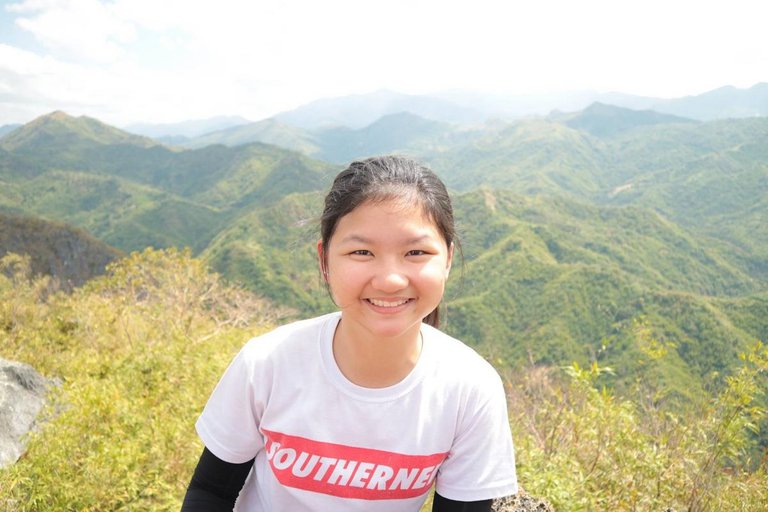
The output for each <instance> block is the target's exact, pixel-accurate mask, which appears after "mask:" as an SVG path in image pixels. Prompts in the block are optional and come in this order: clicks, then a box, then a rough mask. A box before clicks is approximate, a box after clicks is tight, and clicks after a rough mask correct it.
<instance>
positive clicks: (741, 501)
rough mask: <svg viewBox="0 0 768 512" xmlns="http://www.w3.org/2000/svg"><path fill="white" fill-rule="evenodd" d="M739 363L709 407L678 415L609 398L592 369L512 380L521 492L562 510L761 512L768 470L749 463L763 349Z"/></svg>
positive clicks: (761, 399)
mask: <svg viewBox="0 0 768 512" xmlns="http://www.w3.org/2000/svg"><path fill="white" fill-rule="evenodd" d="M742 359H743V362H744V364H743V366H742V367H741V368H739V370H738V371H737V372H736V373H734V374H733V375H731V376H728V377H726V378H725V379H724V386H723V387H722V389H721V390H720V391H719V392H718V393H717V394H716V395H715V396H714V398H712V399H711V400H705V401H703V402H702V403H701V405H698V406H696V407H691V408H690V409H689V410H683V411H671V410H669V409H668V408H664V407H662V406H659V405H658V403H657V402H654V401H653V400H651V399H649V397H650V396H651V395H650V394H644V395H635V396H634V397H633V398H634V399H633V400H629V399H627V398H622V397H620V396H618V395H616V394H615V393H614V392H612V391H611V390H609V389H608V388H606V387H603V386H600V385H599V384H598V382H599V381H600V379H601V377H602V376H603V375H604V374H605V373H607V372H609V371H610V370H609V369H608V368H600V367H599V366H598V365H597V364H593V365H592V366H590V367H588V368H582V367H580V366H579V365H578V364H574V365H572V366H570V367H567V368H565V370H564V372H561V371H559V370H557V369H556V368H551V367H550V368H545V367H539V368H531V369H528V370H527V371H518V372H515V373H509V378H508V385H509V396H510V418H511V424H512V426H513V431H514V434H515V440H516V443H517V457H518V473H519V478H520V481H521V484H522V485H523V487H524V488H526V490H527V491H528V492H529V493H531V494H533V495H538V496H543V497H546V498H547V499H549V500H550V501H551V502H552V503H553V505H554V506H555V508H556V509H557V510H561V511H591V510H611V511H614V510H617V511H618V510H621V511H624V510H631V511H647V510H658V511H662V510H668V509H670V508H671V509H673V510H677V511H683V510H686V511H689V512H704V511H725V510H728V511H731V510H734V511H735V510H739V511H755V512H757V511H763V510H766V507H768V461H767V460H765V459H764V460H762V461H761V460H755V459H754V458H752V457H753V455H754V454H755V450H754V446H753V444H752V443H753V437H752V436H751V434H752V433H753V432H754V431H755V430H756V428H757V425H758V423H759V422H760V421H761V419H763V418H764V417H765V414H766V408H765V406H763V405H760V404H761V403H762V404H764V403H765V398H766V397H765V391H764V390H765V389H766V381H765V377H766V372H768V348H767V347H766V346H764V345H762V344H757V345H756V346H755V347H753V349H752V350H751V351H750V352H749V353H747V354H745V355H743V357H742ZM638 390H639V388H638V389H637V390H636V391H638ZM646 391H647V390H646ZM761 395H762V396H761Z"/></svg>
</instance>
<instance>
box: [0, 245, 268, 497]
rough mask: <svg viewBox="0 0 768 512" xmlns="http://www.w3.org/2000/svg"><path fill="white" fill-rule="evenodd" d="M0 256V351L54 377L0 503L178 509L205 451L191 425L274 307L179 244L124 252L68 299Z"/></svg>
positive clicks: (2, 479) (5, 479) (1, 487)
mask: <svg viewBox="0 0 768 512" xmlns="http://www.w3.org/2000/svg"><path fill="white" fill-rule="evenodd" d="M2 261H3V263H2V265H3V267H4V268H5V269H6V270H7V271H6V272H5V274H7V275H8V276H9V277H1V276H0V304H2V309H0V357H3V358H6V359H13V360H19V361H23V362H26V363H28V364H31V365H32V366H33V367H35V368H36V369H38V371H40V372H41V373H43V374H44V375H45V376H47V377H52V378H58V379H60V381H61V385H60V386H59V387H57V388H54V389H52V390H51V398H52V400H51V404H52V405H51V406H50V407H49V408H48V409H47V412H46V413H45V415H44V416H45V417H44V418H42V419H41V421H40V424H39V429H38V431H37V432H35V433H34V434H33V435H32V436H31V437H30V439H29V444H28V451H27V453H26V455H25V456H24V457H22V459H21V460H19V461H18V463H16V464H15V465H13V466H12V467H10V468H8V469H5V470H3V471H1V472H0V497H1V498H0V510H11V511H15V510H18V511H50V510H94V511H95V510H177V509H178V507H179V504H180V500H181V497H182V496H183V493H184V489H185V487H186V484H187V482H188V481H189V478H190V476H191V474H192V470H193V468H194V464H195V462H196V460H197V457H198V456H199V454H200V451H201V450H202V445H201V444H200V442H199V440H198V438H197V436H196V434H195V432H194V422H195V419H196V417H197V415H198V414H199V413H200V411H201V408H202V406H203V405H204V404H205V401H206V399H207V397H208V395H209V394H210V392H211V390H212V389H213V386H214V385H215V384H216V382H217V380H218V378H219V377H220V376H221V374H222V372H223V370H224V368H225V367H226V365H227V364H228V363H229V361H230V360H231V358H232V357H233V355H234V353H235V352H236V351H237V350H238V348H239V347H240V346H241V345H242V344H243V343H244V342H245V340H246V339H247V338H248V337H250V336H252V335H254V334H258V333H259V332H260V331H262V330H264V328H265V327H266V325H268V324H271V323H272V322H274V321H275V318H276V317H275V314H276V313H277V310H275V309H272V308H271V307H269V306H268V305H267V304H266V303H265V302H264V301H262V300H261V299H259V298H257V297H255V296H253V295H252V294H249V293H245V292H243V291H242V290H240V289H237V288H235V287H231V286H227V285H225V284H224V283H222V281H221V280H220V279H219V277H218V276H217V275H215V274H212V273H209V272H208V271H207V270H206V268H205V267H204V266H203V265H202V263H201V262H199V261H197V260H194V259H192V258H191V257H190V254H189V253H188V252H180V251H176V250H168V251H154V250H151V249H148V250H146V251H144V252H143V253H136V254H132V255H130V256H129V257H127V258H125V259H123V260H121V261H119V262H117V263H115V264H113V265H112V266H111V267H110V268H109V269H108V274H107V275H106V276H104V277H102V278H97V279H95V280H93V281H91V282H90V283H89V284H88V285H87V286H86V287H84V288H82V289H79V290H76V291H75V292H74V293H72V294H70V295H66V294H55V293H54V294H51V292H50V287H49V280H48V279H47V278H38V279H34V278H30V276H29V275H28V264H27V265H25V260H24V259H23V258H19V257H17V256H7V257H5V258H4V259H3V260H2ZM27 263H28V262H27Z"/></svg>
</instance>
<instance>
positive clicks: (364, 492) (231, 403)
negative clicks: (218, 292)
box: [196, 313, 517, 512]
mask: <svg viewBox="0 0 768 512" xmlns="http://www.w3.org/2000/svg"><path fill="white" fill-rule="evenodd" d="M339 318H340V314H339V313H333V314H330V315H325V316H321V317H318V318H313V319H310V320H304V321H300V322H296V323H292V324H289V325H286V326H283V327H279V328H277V329H275V330H274V331H272V332H270V333H267V334H265V335H263V336H260V337H257V338H254V339H252V340H250V341H249V342H248V343H247V344H246V345H245V346H244V347H243V349H242V350H241V351H240V353H239V354H238V355H237V356H236V357H235V359H234V360H233V361H232V364H231V365H230V366H229V368H228V369H227V371H226V372H225V373H224V375H223V377H222V378H221V381H220V382H219V384H218V385H217V386H216V389H215V390H214V392H213V394H212V395H211V397H210V399H209V401H208V403H207V404H206V406H205V410H204V411H203V413H202V415H201V416H200V418H199V419H198V421H197V424H196V427H197V432H198V434H199V435H200V438H201V439H202V441H203V442H204V443H205V445H206V447H207V448H208V449H209V450H210V451H211V452H212V453H213V454H214V455H216V456H217V457H219V458H220V459H222V460H225V461H227V462H232V463H242V462H246V461H248V460H250V459H252V458H254V457H255V458H256V460H255V463H254V467H253V470H252V471H251V473H250V475H249V476H248V479H247V480H246V482H245V485H244V487H243V490H242V491H241V493H240V496H239V498H238V501H237V504H236V507H235V510H242V511H245V510H247V511H256V512H267V511H269V512H280V511H286V512H304V511H330V510H333V511H365V512H408V511H414V512H417V511H418V510H419V509H420V507H421V505H422V504H423V502H424V501H425V499H426V497H427V496H428V492H429V490H430V488H431V486H432V484H433V483H434V482H435V480H436V486H437V487H436V490H437V492H438V493H439V494H440V495H442V496H443V497H445V498H449V499H453V500H458V501H476V500H484V499H490V498H497V497H501V496H507V495H510V494H515V493H516V492H517V478H516V475H515V461H514V453H513V448H512V437H511V434H510V429H509V419H508V416H507V405H506V397H505V393H504V389H503V386H502V383H501V379H500V378H499V376H498V374H497V373H496V371H495V370H494V369H493V367H492V366H491V365H490V364H488V362H486V361H485V360H484V359H482V358H481V357H480V356H479V355H478V354H477V353H476V352H475V351H474V350H472V349H471V348H469V347H467V346H466V345H464V344H463V343H461V342H460V341H458V340H456V339H453V338H451V337H449V336H447V335H446V334H444V333H442V332H440V331H438V330H437V329H434V328H432V327H430V326H428V325H426V324H424V325H423V327H422V335H423V339H424V344H423V348H422V352H421V355H420V356H419V360H418V362H417V364H416V366H415V367H414V369H413V370H412V371H411V373H410V374H409V375H408V376H407V377H406V378H405V379H403V380H402V381H400V382H399V383H397V384H395V385H393V386H390V387H387V388H377V389H370V388H363V387H360V386H357V385H355V384H353V383H352V382H350V381H349V380H347V379H346V378H345V377H344V376H343V375H342V373H341V371H340V370H339V368H338V366H337V365H336V362H335V360H334V357H333V347H332V342H333V334H334V331H335V329H336V325H337V323H338V321H339Z"/></svg>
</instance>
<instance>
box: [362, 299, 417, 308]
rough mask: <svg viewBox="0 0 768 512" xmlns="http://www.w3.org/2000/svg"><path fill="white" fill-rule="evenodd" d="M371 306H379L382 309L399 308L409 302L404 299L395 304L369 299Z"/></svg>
mask: <svg viewBox="0 0 768 512" xmlns="http://www.w3.org/2000/svg"><path fill="white" fill-rule="evenodd" d="M368 300H369V301H370V303H371V304H373V305H374V306H379V307H381V308H396V307H397V306H402V305H403V304H405V303H406V302H408V299H402V300H398V301H395V302H387V301H385V300H378V299H368Z"/></svg>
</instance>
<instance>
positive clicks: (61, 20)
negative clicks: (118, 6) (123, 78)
mask: <svg viewBox="0 0 768 512" xmlns="http://www.w3.org/2000/svg"><path fill="white" fill-rule="evenodd" d="M8 10H9V11H10V12H16V13H19V14H21V15H22V16H21V17H19V18H18V19H17V20H16V24H17V25H18V26H19V27H21V28H23V29H24V30H26V31H28V32H30V33H31V34H33V35H34V36H35V37H36V38H37V39H38V40H39V41H40V42H41V43H42V44H43V45H45V46H46V47H47V48H48V49H49V51H51V52H52V53H54V54H55V55H58V56H62V57H65V58H71V59H76V60H77V59H86V60H89V61H96V62H110V61H112V60H114V59H116V58H120V57H121V56H122V55H123V48H122V45H124V44H126V43H130V42H132V41H134V40H135V38H136V30H135V27H134V25H133V24H131V23H130V22H128V21H126V20H123V19H121V18H120V17H119V16H117V15H116V13H115V11H114V9H113V7H112V6H111V5H110V4H103V3H101V2H99V1H97V0H60V1H53V0H48V1H39V0H37V1H35V0H27V1H26V2H22V3H19V4H12V5H10V6H9V7H8Z"/></svg>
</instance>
